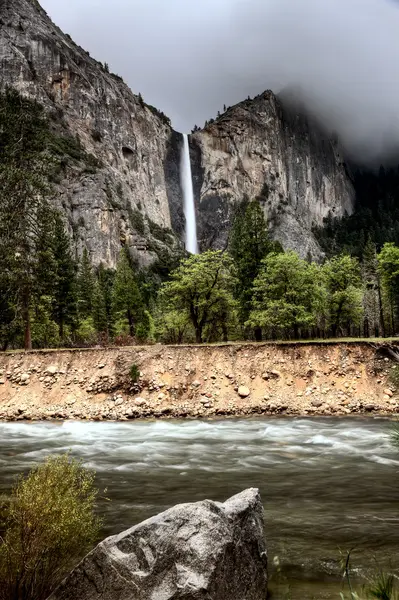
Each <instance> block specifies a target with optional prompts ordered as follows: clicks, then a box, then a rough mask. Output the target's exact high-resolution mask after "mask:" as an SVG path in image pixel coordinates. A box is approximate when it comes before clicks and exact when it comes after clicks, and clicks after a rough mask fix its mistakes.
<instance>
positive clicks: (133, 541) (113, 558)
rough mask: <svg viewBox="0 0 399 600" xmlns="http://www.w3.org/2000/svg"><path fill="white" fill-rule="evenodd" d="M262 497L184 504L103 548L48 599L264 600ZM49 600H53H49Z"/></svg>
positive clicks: (111, 539) (255, 492) (242, 496)
mask: <svg viewBox="0 0 399 600" xmlns="http://www.w3.org/2000/svg"><path fill="white" fill-rule="evenodd" d="M266 568H267V554H266V546H265V538H264V523H263V507H262V504H261V500H260V495H259V491H258V490H256V489H248V490H246V491H244V492H242V493H241V494H237V495H236V496H233V497H232V498H230V500H227V502H225V503H224V504H222V503H219V502H212V501H210V500H204V501H203V502H196V503H195V504H181V505H178V506H175V507H173V508H171V509H170V510H167V511H166V512H164V513H161V514H160V515H157V516H156V517H152V518H151V519H148V520H147V521H144V522H143V523H140V524H139V525H136V526H135V527H132V528H131V529H128V530H127V531H125V532H123V533H121V534H120V535H116V536H113V537H109V538H107V539H106V540H104V541H103V542H101V543H100V544H99V545H98V546H97V547H96V548H95V549H94V550H93V551H92V552H90V554H88V555H87V556H86V558H85V559H84V560H83V561H82V562H81V563H80V564H79V565H78V566H77V567H76V569H74V571H72V573H71V574H70V575H69V576H68V577H67V578H66V579H65V580H64V582H63V583H62V584H61V585H60V587H59V588H58V589H57V590H56V591H55V592H53V594H52V595H51V596H50V599H51V600H76V599H77V598H78V599H79V600H92V599H93V600H94V599H98V598H101V599H102V600H178V599H179V600H265V598H266V595H267V571H266ZM50 599H49V600H50Z"/></svg>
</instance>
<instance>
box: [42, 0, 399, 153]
mask: <svg viewBox="0 0 399 600" xmlns="http://www.w3.org/2000/svg"><path fill="white" fill-rule="evenodd" d="M42 3H43V5H44V7H45V8H46V9H47V10H48V12H49V14H50V16H52V17H53V19H54V20H55V21H56V22H57V23H58V24H59V25H60V26H61V27H63V29H64V30H66V31H67V32H68V33H70V34H71V35H72V37H74V38H75V40H76V41H77V42H78V43H79V44H81V45H82V46H84V47H86V48H87V49H88V50H89V51H90V52H91V54H93V55H95V56H96V57H97V58H98V59H99V60H103V61H107V62H108V63H109V64H110V66H111V68H112V70H114V71H115V72H118V73H119V74H120V75H122V76H123V77H124V78H125V80H126V81H127V82H128V83H129V85H130V86H131V87H132V89H133V91H135V92H136V93H138V92H141V93H142V95H143V97H144V99H145V100H146V101H147V102H149V103H151V104H154V105H156V106H157V107H158V108H160V109H161V110H163V111H164V112H165V113H166V114H168V115H169V116H170V117H171V118H172V121H173V124H174V126H175V128H176V129H178V130H182V131H184V130H189V129H191V127H192V126H193V125H194V124H195V123H196V124H198V125H201V124H203V122H204V120H205V119H206V118H209V117H211V116H215V114H216V112H217V110H221V109H222V107H223V105H224V104H226V105H232V104H234V103H235V102H239V101H240V100H242V99H244V98H246V97H247V96H248V95H251V96H252V95H255V94H257V93H260V92H262V91H264V90H265V89H267V88H270V89H273V90H274V91H276V92H279V91H280V90H281V89H282V88H284V87H286V86H290V85H297V86H300V88H301V89H302V91H303V94H304V96H305V98H306V101H307V102H308V103H309V105H310V106H311V107H312V109H313V110H314V111H316V112H317V114H318V115H319V116H320V118H322V120H323V121H324V122H325V123H326V124H327V125H328V126H329V127H331V128H333V129H334V130H336V131H337V133H338V134H339V135H340V137H341V139H342V140H343V141H344V143H345V144H346V145H347V147H348V148H349V150H350V151H352V152H353V153H355V154H356V155H357V156H358V157H361V158H370V157H377V158H380V156H381V155H383V154H384V152H387V151H388V150H390V148H391V147H392V146H393V145H395V144H397V145H398V146H399V77H398V76H397V69H398V65H399V35H398V31H399V4H398V3H397V2H395V1H394V0H201V1H198V2H191V1H189V0H113V2H112V3H110V2H108V1H106V0H84V1H83V2H82V0H42Z"/></svg>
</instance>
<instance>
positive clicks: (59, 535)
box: [0, 454, 101, 600]
mask: <svg viewBox="0 0 399 600" xmlns="http://www.w3.org/2000/svg"><path fill="white" fill-rule="evenodd" d="M96 497H97V490H96V489H95V488H94V473H92V472H90V471H87V470H86V469H84V468H83V467H82V464H81V463H80V462H79V461H76V460H74V459H72V458H71V457H70V456H69V455H68V454H66V455H63V456H53V457H50V458H48V459H47V460H46V462H45V463H44V464H42V465H39V466H37V467H35V468H34V469H32V471H31V472H30V473H29V474H28V476H26V477H21V478H20V479H19V480H18V481H17V483H16V485H15V487H14V488H13V490H12V493H11V497H10V502H9V505H8V507H7V508H6V510H5V523H4V530H5V533H4V537H3V539H2V542H1V543H0V598H1V600H10V599H11V598H13V599H14V598H15V599H18V600H45V598H47V597H48V595H49V594H50V593H51V591H52V590H53V589H54V588H55V587H56V586H57V585H58V584H59V583H60V581H61V580H62V579H63V577H64V576H65V575H66V574H67V572H68V570H70V569H71V568H72V567H73V566H74V564H75V563H76V562H77V561H78V560H79V559H80V558H81V557H82V556H83V555H84V554H85V553H86V551H87V550H88V549H89V547H90V546H91V544H93V543H94V542H95V541H96V539H97V538H98V535H99V531H100V527H101V520H100V519H99V518H98V517H96V516H95V514H94V508H95V504H96Z"/></svg>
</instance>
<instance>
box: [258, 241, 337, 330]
mask: <svg viewBox="0 0 399 600" xmlns="http://www.w3.org/2000/svg"><path fill="white" fill-rule="evenodd" d="M325 303H326V295H325V288H324V286H323V280H322V275H321V271H320V269H319V268H318V267H317V265H314V264H309V263H308V262H307V261H305V260H302V259H300V258H299V256H298V255H297V254H296V253H295V252H286V253H283V254H281V253H280V254H275V253H272V254H269V255H268V256H267V257H266V258H265V259H264V260H263V261H262V269H261V271H260V273H259V275H258V277H257V278H256V279H255V282H254V297H253V309H252V311H251V314H250V317H249V320H248V324H249V325H251V326H253V327H256V326H258V327H262V328H265V329H267V330H271V331H274V336H275V335H276V334H277V335H279V336H281V335H284V334H285V335H287V333H288V332H289V331H290V330H293V332H294V335H295V337H298V334H299V330H300V328H305V329H306V328H309V327H312V326H315V325H316V324H317V318H320V317H321V316H322V315H323V313H324V312H325Z"/></svg>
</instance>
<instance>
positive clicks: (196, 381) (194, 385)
mask: <svg viewBox="0 0 399 600" xmlns="http://www.w3.org/2000/svg"><path fill="white" fill-rule="evenodd" d="M200 385H201V382H200V381H198V380H197V379H196V380H195V381H193V387H196V388H198V387H200Z"/></svg>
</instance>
